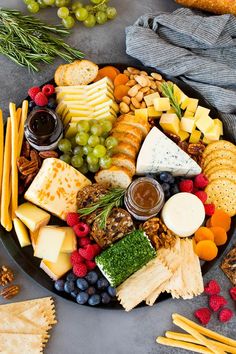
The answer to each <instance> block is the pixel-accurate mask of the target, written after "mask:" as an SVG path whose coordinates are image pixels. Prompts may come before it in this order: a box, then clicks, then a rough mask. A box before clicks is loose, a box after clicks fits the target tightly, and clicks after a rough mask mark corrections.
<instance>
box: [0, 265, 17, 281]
mask: <svg viewBox="0 0 236 354" xmlns="http://www.w3.org/2000/svg"><path fill="white" fill-rule="evenodd" d="M13 280H14V274H13V272H12V270H11V269H10V268H8V267H6V266H4V265H3V266H2V268H1V270H0V285H1V286H5V285H7V284H9V283H11V282H12V281H13Z"/></svg>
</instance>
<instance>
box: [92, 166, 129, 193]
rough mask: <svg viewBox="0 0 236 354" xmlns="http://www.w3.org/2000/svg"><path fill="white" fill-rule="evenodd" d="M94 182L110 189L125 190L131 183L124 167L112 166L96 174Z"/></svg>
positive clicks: (127, 171)
mask: <svg viewBox="0 0 236 354" xmlns="http://www.w3.org/2000/svg"><path fill="white" fill-rule="evenodd" d="M95 180H96V182H97V183H102V184H105V185H108V186H110V187H120V188H127V187H128V186H129V185H130V183H131V182H132V176H131V175H130V172H129V170H127V169H126V168H124V167H117V166H112V167H110V168H108V169H106V170H101V171H99V172H97V173H96V175H95Z"/></svg>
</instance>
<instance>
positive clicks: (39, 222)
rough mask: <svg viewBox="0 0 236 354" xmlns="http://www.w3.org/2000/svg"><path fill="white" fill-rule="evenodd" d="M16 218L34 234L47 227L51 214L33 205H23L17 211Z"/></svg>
mask: <svg viewBox="0 0 236 354" xmlns="http://www.w3.org/2000/svg"><path fill="white" fill-rule="evenodd" d="M16 216H17V217H18V218H19V219H20V220H21V221H22V222H23V223H24V224H25V225H26V226H27V227H28V229H30V231H32V232H34V231H36V230H37V229H39V228H40V227H41V226H45V225H47V224H48V222H49V220H50V214H48V213H46V211H44V210H41V209H39V208H38V207H36V206H35V205H33V204H31V203H23V204H21V205H20V206H19V207H18V208H17V210H16Z"/></svg>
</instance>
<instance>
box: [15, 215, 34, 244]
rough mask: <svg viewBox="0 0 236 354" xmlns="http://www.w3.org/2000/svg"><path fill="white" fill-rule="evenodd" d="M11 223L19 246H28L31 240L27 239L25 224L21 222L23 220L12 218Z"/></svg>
mask: <svg viewBox="0 0 236 354" xmlns="http://www.w3.org/2000/svg"><path fill="white" fill-rule="evenodd" d="M13 225H14V228H15V232H16V236H17V238H18V241H19V243H20V246H21V247H26V246H29V245H30V244H31V242H30V239H29V235H28V231H27V229H26V227H25V225H24V224H23V222H22V221H21V220H19V219H17V218H14V219H13Z"/></svg>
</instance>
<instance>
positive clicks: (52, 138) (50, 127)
mask: <svg viewBox="0 0 236 354" xmlns="http://www.w3.org/2000/svg"><path fill="white" fill-rule="evenodd" d="M62 136H63V124H62V121H61V119H60V117H59V116H58V115H57V114H56V112H54V111H53V110H51V109H49V108H44V107H42V108H35V109H33V110H32V112H31V113H30V114H29V116H28V118H27V119H26V122H25V137H26V139H27V140H28V142H29V144H30V145H31V146H32V147H33V148H34V149H36V150H38V151H45V150H54V149H56V147H57V144H58V142H59V140H60V139H61V138H62Z"/></svg>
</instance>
